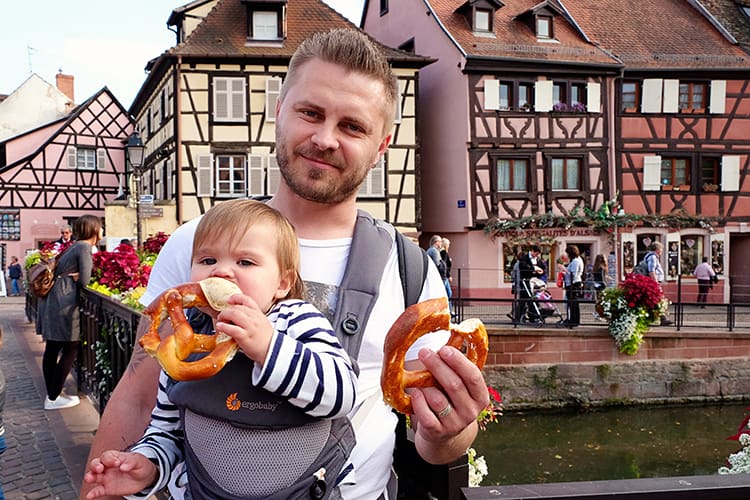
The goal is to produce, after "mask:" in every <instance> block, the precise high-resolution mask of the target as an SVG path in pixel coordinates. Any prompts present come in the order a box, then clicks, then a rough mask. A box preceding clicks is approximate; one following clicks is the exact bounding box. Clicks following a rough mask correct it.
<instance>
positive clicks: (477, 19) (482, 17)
mask: <svg viewBox="0 0 750 500" xmlns="http://www.w3.org/2000/svg"><path fill="white" fill-rule="evenodd" d="M474 31H483V32H485V33H489V32H491V31H492V12H490V11H489V10H484V9H477V10H476V11H475V12H474Z"/></svg>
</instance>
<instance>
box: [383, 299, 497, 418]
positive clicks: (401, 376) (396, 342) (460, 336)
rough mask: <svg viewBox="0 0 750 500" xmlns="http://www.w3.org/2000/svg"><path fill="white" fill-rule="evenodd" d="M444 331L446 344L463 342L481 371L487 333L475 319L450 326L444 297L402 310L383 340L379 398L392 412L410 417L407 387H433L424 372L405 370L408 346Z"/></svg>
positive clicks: (468, 354)
mask: <svg viewBox="0 0 750 500" xmlns="http://www.w3.org/2000/svg"><path fill="white" fill-rule="evenodd" d="M438 330H448V331H450V332H451V336H450V338H449V339H448V342H447V344H446V345H450V346H453V347H455V348H456V349H459V350H460V349H461V348H462V346H463V345H464V343H466V346H467V347H466V357H467V358H468V359H469V360H470V361H471V362H472V363H474V364H475V365H477V367H478V368H479V369H480V370H481V369H482V368H483V367H484V362H485V361H486V360H487V349H488V340H487V330H486V329H485V327H484V324H483V323H482V322H481V321H480V320H479V319H477V318H470V319H467V320H465V321H463V322H461V324H459V325H456V324H453V323H451V315H450V310H449V309H448V299H447V298H445V297H442V298H438V299H430V300H426V301H424V302H419V303H417V304H414V305H412V306H409V307H407V308H406V310H405V311H404V312H403V313H402V314H401V316H399V317H398V319H397V320H396V322H395V323H393V326H391V329H390V330H388V334H387V335H386V337H385V347H384V358H383V369H382V372H381V374H380V386H381V388H382V389H383V399H385V401H386V403H388V404H389V405H391V406H392V407H393V408H395V409H396V411H399V412H401V413H404V414H406V415H411V414H412V413H414V410H413V408H412V406H411V396H409V395H408V394H406V392H405V391H404V389H406V388H407V387H432V386H435V385H437V383H436V381H435V379H434V377H433V376H432V374H431V373H430V372H429V371H427V370H420V371H406V370H405V369H404V357H405V356H406V351H408V350H409V347H411V345H412V344H413V343H414V342H415V341H416V340H417V339H418V338H419V337H421V336H422V335H425V334H427V333H431V332H436V331H438Z"/></svg>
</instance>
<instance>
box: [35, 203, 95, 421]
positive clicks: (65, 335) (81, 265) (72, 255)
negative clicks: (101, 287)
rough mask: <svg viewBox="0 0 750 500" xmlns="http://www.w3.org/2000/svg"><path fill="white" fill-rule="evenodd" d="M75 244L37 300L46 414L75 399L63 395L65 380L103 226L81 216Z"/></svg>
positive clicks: (75, 229)
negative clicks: (82, 295) (83, 293)
mask: <svg viewBox="0 0 750 500" xmlns="http://www.w3.org/2000/svg"><path fill="white" fill-rule="evenodd" d="M73 233H74V234H75V236H76V238H77V241H76V242H75V243H73V245H72V246H71V247H70V248H68V249H67V250H65V252H64V253H63V254H62V255H61V256H60V260H59V261H58V263H57V268H56V269H55V283H54V285H52V289H51V290H50V292H49V293H48V294H47V296H46V297H44V298H42V299H40V300H39V306H38V307H39V310H40V311H39V315H38V318H39V321H40V325H39V326H40V329H41V332H42V338H43V339H44V340H45V341H46V342H47V344H46V346H45V349H44V355H43V356H42V372H43V373H44V383H45V385H46V386H47V397H46V398H45V400H44V409H45V410H59V409H62V408H70V407H71V406H75V405H77V404H78V403H79V400H78V396H67V395H64V394H62V389H63V385H65V379H66V378H67V377H68V373H70V369H71V368H72V367H73V362H74V361H75V359H76V356H77V354H78V346H79V344H80V339H81V328H80V318H79V311H78V304H79V296H80V289H81V288H83V287H85V286H86V285H87V284H88V282H89V280H90V279H91V268H92V265H93V259H92V258H91V251H92V250H91V249H92V248H94V247H96V245H97V244H98V243H99V240H101V239H102V222H101V220H100V219H99V217H96V216H94V215H83V216H81V217H79V218H78V219H76V220H75V222H74V223H73Z"/></svg>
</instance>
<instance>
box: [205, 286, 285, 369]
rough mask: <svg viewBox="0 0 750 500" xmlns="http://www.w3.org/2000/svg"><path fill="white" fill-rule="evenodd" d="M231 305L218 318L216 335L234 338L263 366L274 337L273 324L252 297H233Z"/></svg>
mask: <svg viewBox="0 0 750 500" xmlns="http://www.w3.org/2000/svg"><path fill="white" fill-rule="evenodd" d="M229 305H230V306H229V307H228V308H226V309H224V310H223V311H221V313H219V315H218V317H217V318H216V319H217V321H216V323H215V325H214V326H215V327H216V333H223V334H225V335H229V336H230V337H232V338H233V339H234V340H235V342H237V345H239V346H240V349H242V352H243V353H244V354H245V355H246V356H247V357H248V358H250V359H252V360H253V361H255V362H256V363H261V364H262V363H263V362H264V361H265V359H266V355H267V353H268V349H269V348H270V345H271V338H272V337H273V326H272V325H271V322H270V321H269V320H268V317H267V316H266V314H265V313H264V312H263V311H262V310H261V309H260V308H259V307H258V304H257V303H256V302H255V301H254V300H253V299H252V298H251V297H248V296H246V295H241V294H236V295H233V296H232V297H231V298H230V299H229Z"/></svg>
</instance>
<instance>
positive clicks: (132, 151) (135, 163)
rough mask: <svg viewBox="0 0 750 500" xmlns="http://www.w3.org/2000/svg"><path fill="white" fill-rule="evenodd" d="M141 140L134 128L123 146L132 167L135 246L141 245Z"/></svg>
mask: <svg viewBox="0 0 750 500" xmlns="http://www.w3.org/2000/svg"><path fill="white" fill-rule="evenodd" d="M144 149H145V148H144V147H143V141H142V140H141V136H140V135H138V131H137V130H134V131H133V133H132V134H130V137H128V144H127V146H126V148H125V150H126V151H127V155H128V162H129V163H130V167H131V168H132V169H133V180H134V181H135V224H136V237H137V238H138V241H137V246H138V248H140V247H141V177H142V176H143V150H144Z"/></svg>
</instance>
